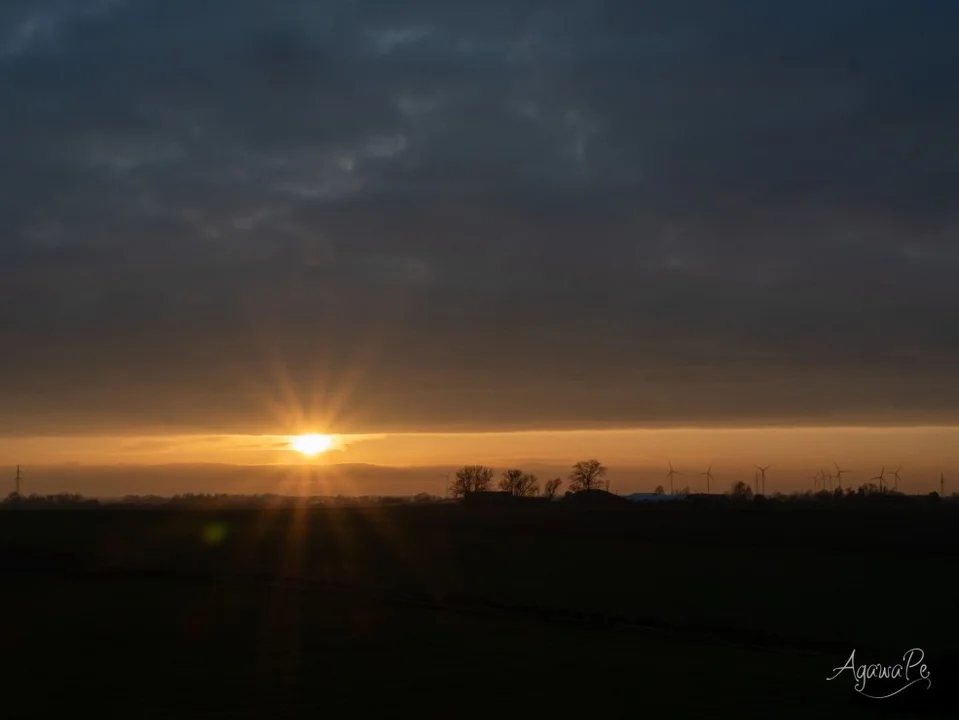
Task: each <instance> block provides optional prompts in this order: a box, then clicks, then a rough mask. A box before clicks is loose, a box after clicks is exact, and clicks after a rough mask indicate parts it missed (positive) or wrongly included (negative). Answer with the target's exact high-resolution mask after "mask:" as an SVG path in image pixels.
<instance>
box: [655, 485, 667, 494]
mask: <svg viewBox="0 0 959 720" xmlns="http://www.w3.org/2000/svg"><path fill="white" fill-rule="evenodd" d="M665 494H666V488H664V487H663V486H662V485H657V486H656V489H655V490H653V495H665Z"/></svg>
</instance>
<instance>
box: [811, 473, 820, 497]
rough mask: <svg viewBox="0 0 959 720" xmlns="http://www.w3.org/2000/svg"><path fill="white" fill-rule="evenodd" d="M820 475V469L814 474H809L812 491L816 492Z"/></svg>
mask: <svg viewBox="0 0 959 720" xmlns="http://www.w3.org/2000/svg"><path fill="white" fill-rule="evenodd" d="M821 476H822V471H821V470H820V471H819V472H817V473H816V474H815V475H810V476H809V479H810V480H812V491H813V492H816V491H817V490H818V489H819V480H820V478H821Z"/></svg>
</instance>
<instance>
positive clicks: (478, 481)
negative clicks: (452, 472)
mask: <svg viewBox="0 0 959 720" xmlns="http://www.w3.org/2000/svg"><path fill="white" fill-rule="evenodd" d="M492 482H493V468H488V467H485V466H484V465H466V466H464V467H462V468H460V469H459V470H457V471H456V478H455V479H454V480H453V485H452V486H451V487H450V495H452V496H453V497H466V496H467V495H470V494H472V493H475V492H483V491H485V490H489V486H490V483H492Z"/></svg>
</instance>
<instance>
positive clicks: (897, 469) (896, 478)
mask: <svg viewBox="0 0 959 720" xmlns="http://www.w3.org/2000/svg"><path fill="white" fill-rule="evenodd" d="M900 468H902V465H896V469H895V470H893V471H892V476H893V478H894V479H895V482H896V484H895V489H896V492H899V470H900Z"/></svg>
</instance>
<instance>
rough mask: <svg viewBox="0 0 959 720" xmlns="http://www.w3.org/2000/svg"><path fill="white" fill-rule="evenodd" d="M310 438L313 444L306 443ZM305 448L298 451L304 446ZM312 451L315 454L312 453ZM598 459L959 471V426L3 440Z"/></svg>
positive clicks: (179, 451) (372, 459) (517, 460)
mask: <svg viewBox="0 0 959 720" xmlns="http://www.w3.org/2000/svg"><path fill="white" fill-rule="evenodd" d="M307 438H309V439H307ZM298 446H299V447H298ZM304 450H305V451H306V452H304ZM590 457H595V458H598V459H600V460H601V461H602V462H603V463H604V464H606V465H608V466H610V467H611V468H612V467H614V466H621V467H630V466H631V467H659V466H664V467H665V466H666V463H667V461H671V462H672V463H673V464H674V465H676V467H677V469H680V465H682V466H684V469H685V468H689V469H691V468H693V467H698V466H700V465H702V466H703V469H705V467H706V465H708V464H709V463H713V464H715V465H717V466H718V465H726V466H730V465H742V466H744V467H749V468H752V467H753V466H754V465H756V464H761V465H768V464H775V465H776V466H777V469H784V468H787V467H791V468H807V467H812V468H814V469H815V468H818V467H820V466H827V465H828V466H830V467H831V465H832V463H833V462H834V461H836V462H841V463H850V464H855V465H856V466H857V468H859V467H863V466H866V465H867V466H869V467H872V466H873V465H875V466H876V470H877V471H878V470H879V468H880V467H881V466H882V465H884V464H885V465H887V466H890V467H892V466H895V465H896V464H897V463H899V462H902V463H905V464H908V465H911V466H917V465H927V464H928V465H935V466H940V465H943V466H946V467H947V468H948V467H952V466H956V467H959V427H902V428H865V427H861V428H854V427H845V428H843V427H836V428H828V427H822V428H754V429H745V428H744V429H733V428H725V429H723V428H717V429H697V428H689V429H661V430H650V429H645V430H644V429H635V430H590V431H535V432H534V431H530V432H512V433H510V432H494V433H431V434H428V433H395V434H379V435H326V434H323V435H320V434H316V435H315V436H314V434H313V433H310V434H304V435H226V434H223V435H169V436H154V437H116V436H109V437H106V436H105V437H27V438H14V437H0V465H11V466H12V465H16V464H29V465H60V464H65V463H76V464H82V465H124V464H130V465H139V464H147V465H162V464H174V463H223V464H236V465H284V464H291V465H296V464H300V463H302V462H309V463H310V464H311V465H335V464H341V463H347V464H373V465H389V466H393V467H420V466H455V465H460V464H466V463H483V464H487V465H492V466H495V467H503V466H505V465H511V466H519V467H522V466H524V465H561V466H562V465H568V464H571V463H573V462H576V461H577V460H582V459H584V458H590Z"/></svg>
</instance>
